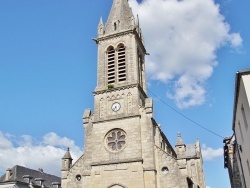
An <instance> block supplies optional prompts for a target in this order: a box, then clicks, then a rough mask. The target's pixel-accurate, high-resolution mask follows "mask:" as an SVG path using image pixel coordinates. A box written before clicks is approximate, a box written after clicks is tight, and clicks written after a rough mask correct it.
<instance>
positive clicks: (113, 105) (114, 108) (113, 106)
mask: <svg viewBox="0 0 250 188" xmlns="http://www.w3.org/2000/svg"><path fill="white" fill-rule="evenodd" d="M111 108H112V110H113V111H114V112H117V111H118V110H120V108H121V105H120V103H118V102H115V103H114V104H112V107H111Z"/></svg>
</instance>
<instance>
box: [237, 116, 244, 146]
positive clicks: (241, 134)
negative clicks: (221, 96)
mask: <svg viewBox="0 0 250 188" xmlns="http://www.w3.org/2000/svg"><path fill="white" fill-rule="evenodd" d="M238 126H239V129H240V136H241V140H242V142H244V137H243V133H242V129H241V124H240V121H238Z"/></svg>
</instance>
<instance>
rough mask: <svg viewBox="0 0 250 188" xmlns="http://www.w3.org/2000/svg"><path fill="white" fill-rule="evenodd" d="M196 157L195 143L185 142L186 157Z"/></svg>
mask: <svg viewBox="0 0 250 188" xmlns="http://www.w3.org/2000/svg"><path fill="white" fill-rule="evenodd" d="M195 157H198V156H197V153H196V146H195V144H186V158H195Z"/></svg>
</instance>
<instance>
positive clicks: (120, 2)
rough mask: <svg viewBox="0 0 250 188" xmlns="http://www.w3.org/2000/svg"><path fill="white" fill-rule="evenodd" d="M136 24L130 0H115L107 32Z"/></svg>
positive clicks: (111, 32)
mask: <svg viewBox="0 0 250 188" xmlns="http://www.w3.org/2000/svg"><path fill="white" fill-rule="evenodd" d="M134 26H135V21H134V15H133V13H132V10H131V8H130V7H129V4H128V0H113V5H112V8H111V11H110V14H109V17H108V20H107V23H106V26H105V34H106V35H109V34H113V33H117V32H121V31H125V30H129V29H133V28H134Z"/></svg>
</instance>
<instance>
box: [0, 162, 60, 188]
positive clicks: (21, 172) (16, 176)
mask: <svg viewBox="0 0 250 188" xmlns="http://www.w3.org/2000/svg"><path fill="white" fill-rule="evenodd" d="M10 172H11V176H10V178H9V179H8V180H5V177H6V173H5V174H4V175H2V176H1V177H0V184H3V183H7V182H18V183H24V184H28V183H27V182H26V181H25V179H24V178H23V176H25V175H29V176H31V177H33V178H32V180H31V182H32V184H33V185H34V186H38V185H39V184H38V182H36V181H35V179H36V178H41V179H43V180H44V185H45V187H47V188H53V185H52V183H55V182H58V183H60V182H61V178H60V177H58V176H55V175H51V174H47V173H44V172H41V171H38V170H33V169H30V168H26V167H23V166H19V165H16V166H14V167H12V168H11V169H10Z"/></svg>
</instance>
